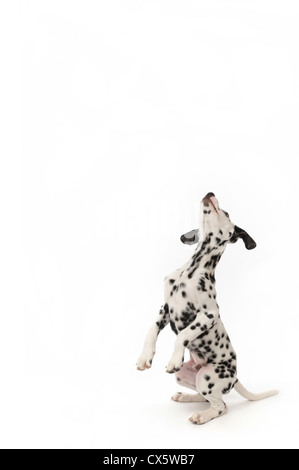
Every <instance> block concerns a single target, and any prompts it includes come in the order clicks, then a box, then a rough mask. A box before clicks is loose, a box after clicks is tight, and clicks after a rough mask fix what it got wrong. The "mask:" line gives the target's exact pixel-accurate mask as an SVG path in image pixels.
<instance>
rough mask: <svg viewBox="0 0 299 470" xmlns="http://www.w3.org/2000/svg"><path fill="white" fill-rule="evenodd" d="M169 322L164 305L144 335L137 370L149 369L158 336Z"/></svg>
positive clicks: (166, 305)
mask: <svg viewBox="0 0 299 470" xmlns="http://www.w3.org/2000/svg"><path fill="white" fill-rule="evenodd" d="M169 320H170V317H169V309H168V304H165V305H163V306H162V307H161V309H160V312H159V315H158V317H157V319H156V322H155V323H154V324H153V325H152V327H151V328H150V329H149V331H148V333H147V335H146V338H145V341H144V346H143V349H142V353H141V354H140V356H139V359H138V361H137V364H136V365H137V369H138V370H145V369H149V368H150V367H151V365H152V361H153V357H154V354H155V352H156V342H157V338H158V334H159V333H160V331H161V330H163V328H164V327H165V326H166V325H167V324H168V323H169Z"/></svg>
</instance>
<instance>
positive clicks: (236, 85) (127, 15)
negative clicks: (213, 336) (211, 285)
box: [0, 0, 299, 449]
mask: <svg viewBox="0 0 299 470" xmlns="http://www.w3.org/2000/svg"><path fill="white" fill-rule="evenodd" d="M1 8H2V12H1V23H2V25H1V29H0V31H1V45H2V54H3V56H2V57H3V60H2V67H3V69H2V73H1V75H2V77H1V80H2V85H1V93H2V98H3V101H2V103H4V106H3V105H2V112H3V111H4V112H3V114H2V122H1V129H2V135H3V137H2V139H1V140H2V144H1V145H2V151H1V166H2V168H1V185H0V191H1V207H2V216H1V222H2V228H1V250H2V255H1V303H2V307H1V333H0V335H1V338H0V340H1V341H0V352H1V387H0V415H1V418H0V444H1V447H72V448H73V447H93V448H118V447H120V448H133V449H134V448H142V447H145V448H151V447H154V448H165V447H169V448H199V449H203V448H222V447H223V448H240V447H241V448H242V447H243V448H247V447H248V448H263V447H266V448H278V447H282V448H290V447H298V432H299V424H298V423H299V408H298V386H299V383H298V382H299V381H298V339H297V338H298V327H299V321H298V305H297V290H298V269H297V266H298V261H299V260H298V248H297V244H298V228H299V227H298V169H297V166H296V160H298V156H299V144H298V127H299V112H298V105H299V61H298V47H299V29H298V22H299V5H298V2H297V1H286V0H285V1H283V2H282V1H274V0H271V1H263V0H257V1H254V0H251V1H249V0H248V1H239V0H238V1H224V0H221V1H213V0H209V1H174V0H171V1H170V0H169V1H166V0H156V1H142V0H136V1H130V0H126V1H125V0H124V1H113V2H109V1H106V2H104V1H89V0H88V1H86V0H85V1H75V0H72V1H63V0H59V1H53V0H51V1H43V2H40V1H25V0H24V1H21V2H19V3H18V2H2V7H1ZM20 106H21V116H20ZM20 126H21V137H22V140H21V141H20ZM21 152H22V164H21ZM208 191H213V192H215V194H216V196H217V197H218V198H219V200H220V205H221V207H223V208H224V209H225V210H227V211H229V212H230V215H231V219H232V220H233V221H234V222H235V223H236V224H238V225H239V226H241V227H243V228H245V229H246V230H247V231H248V232H249V233H250V235H251V236H252V237H253V238H254V239H255V240H256V241H257V245H258V246H257V249H256V250H253V251H247V250H245V248H244V245H243V243H242V241H239V242H238V243H237V244H235V245H231V246H229V247H228V248H227V251H226V253H225V254H224V256H223V258H222V260H221V262H220V264H219V266H218V269H217V272H216V278H217V291H218V300H219V304H220V309H221V310H220V312H221V316H222V319H223V321H224V324H225V325H226V327H227V330H228V332H229V334H230V337H231V340H232V342H233V345H234V347H235V349H236V351H237V353H238V359H239V363H238V369H239V378H240V380H241V381H242V382H243V383H244V385H245V386H246V387H248V388H249V389H250V390H252V391H263V390H266V389H268V388H279V389H280V394H279V395H278V396H276V397H272V398H269V399H267V400H264V401H261V402H257V403H249V402H247V401H246V400H244V399H243V398H241V397H239V396H238V395H237V394H236V392H235V391H233V392H232V393H231V394H230V395H228V396H227V397H226V403H227V405H228V407H229V413H228V414H227V415H226V416H224V417H221V418H220V419H217V420H214V421H212V422H210V423H208V424H206V425H204V426H194V425H191V423H189V421H188V418H189V416H190V415H191V414H192V412H193V411H196V410H198V409H201V408H204V407H205V406H206V405H202V404H180V403H174V402H171V401H170V397H171V395H172V394H173V393H174V392H175V391H177V390H178V389H179V388H178V386H177V385H176V384H175V381H174V377H173V376H171V375H168V374H165V371H164V370H165V366H166V364H167V362H168V360H169V358H170V355H171V353H172V350H173V344H174V339H175V337H174V334H173V333H172V331H171V330H170V329H169V331H168V329H166V330H165V331H163V333H161V336H160V337H159V341H158V345H157V354H156V356H155V360H154V363H153V368H152V369H151V370H149V371H146V372H142V373H141V372H137V371H136V369H135V363H136V360H137V358H138V356H139V354H140V351H141V348H142V345H143V339H144V336H145V334H146V332H147V329H148V328H149V326H150V325H151V323H152V322H153V321H154V319H155V316H156V314H157V312H158V309H159V307H160V305H161V304H162V302H163V279H164V276H165V275H167V274H168V273H170V272H171V271H173V270H174V269H176V268H178V267H180V266H181V265H182V264H183V263H185V262H186V261H187V260H188V258H189V257H190V256H191V254H192V251H193V247H188V246H184V245H182V244H181V243H180V241H179V237H180V235H181V234H182V233H183V232H186V231H189V230H191V229H193V228H195V227H196V226H197V221H198V209H199V202H200V199H201V198H202V197H203V196H204V195H205V193H206V192H208ZM186 357H187V354H186ZM181 391H183V389H181Z"/></svg>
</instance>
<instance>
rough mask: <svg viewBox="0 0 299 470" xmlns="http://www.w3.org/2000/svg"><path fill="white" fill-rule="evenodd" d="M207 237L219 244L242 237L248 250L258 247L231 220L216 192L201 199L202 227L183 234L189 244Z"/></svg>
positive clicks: (184, 241) (233, 241)
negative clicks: (220, 205)
mask: <svg viewBox="0 0 299 470" xmlns="http://www.w3.org/2000/svg"><path fill="white" fill-rule="evenodd" d="M207 238H211V240H213V244H215V245H219V246H221V245H224V244H225V243H227V242H229V243H235V242H236V241H237V240H238V239H239V238H242V240H243V242H244V244H245V247H246V248H247V250H252V249H253V248H255V247H256V243H255V241H254V240H253V239H252V238H251V236H250V235H249V234H248V233H247V232H246V231H245V230H243V229H241V228H240V227H238V226H237V225H235V224H234V223H233V222H231V220H230V217H229V214H228V212H226V211H224V210H223V209H220V207H219V202H218V200H217V199H216V197H215V194H214V193H208V194H207V195H206V196H205V197H204V198H203V199H202V201H201V204H200V228H199V229H195V230H192V231H191V232H187V233H185V234H184V235H182V236H181V241H182V242H183V243H185V244H187V245H193V244H194V243H198V242H199V241H204V240H206V239H207Z"/></svg>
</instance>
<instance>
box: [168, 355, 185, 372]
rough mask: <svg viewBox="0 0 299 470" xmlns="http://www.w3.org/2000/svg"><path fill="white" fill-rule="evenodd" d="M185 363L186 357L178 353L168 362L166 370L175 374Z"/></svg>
mask: <svg viewBox="0 0 299 470" xmlns="http://www.w3.org/2000/svg"><path fill="white" fill-rule="evenodd" d="M183 363H184V358H183V357H181V356H178V355H173V356H172V358H171V359H170V361H169V362H168V364H167V368H166V372H168V373H169V374H173V373H174V372H178V371H179V370H180V369H181V367H182V365H183Z"/></svg>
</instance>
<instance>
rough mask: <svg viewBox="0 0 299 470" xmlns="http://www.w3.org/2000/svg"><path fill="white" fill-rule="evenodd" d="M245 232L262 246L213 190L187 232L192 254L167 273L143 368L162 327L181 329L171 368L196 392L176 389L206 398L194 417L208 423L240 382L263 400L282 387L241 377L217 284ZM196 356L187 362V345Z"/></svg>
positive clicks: (186, 397) (182, 397)
mask: <svg viewBox="0 0 299 470" xmlns="http://www.w3.org/2000/svg"><path fill="white" fill-rule="evenodd" d="M239 238H241V239H242V240H243V242H244V244H245V247H246V248H247V249H248V250H252V249H253V248H255V247H256V243H255V241H254V240H253V239H252V238H251V237H250V236H249V235H248V233H247V232H246V231H245V230H243V229H241V228H239V227H238V226H237V225H235V224H233V222H231V220H230V217H229V214H228V213H227V212H226V211H224V210H222V209H220V207H219V203H218V200H217V199H216V197H215V195H214V194H213V193H208V194H207V195H206V196H205V197H204V198H203V199H202V201H201V205H200V228H199V230H192V231H191V232H188V233H186V234H184V235H182V237H181V241H182V242H183V243H186V244H196V243H197V247H196V250H195V253H194V254H193V256H192V258H191V259H190V260H189V261H188V262H187V263H186V264H185V265H184V266H183V267H182V268H180V269H178V270H177V271H175V272H174V273H172V274H170V275H169V276H167V277H166V278H165V281H164V282H165V287H164V293H165V302H164V305H163V306H162V307H161V309H160V312H159V315H158V317H157V319H156V321H155V323H154V324H153V326H152V327H151V328H150V330H149V332H148V334H147V336H146V339H145V343H144V347H143V350H142V353H141V355H140V357H139V359H138V362H137V369H138V370H141V371H142V370H145V369H148V368H150V367H151V365H152V360H153V357H154V354H155V349H156V341H157V337H158V334H159V333H160V331H161V330H162V329H163V328H164V327H165V326H166V325H167V324H168V323H170V326H171V328H172V330H173V331H174V333H175V334H176V341H175V346H174V351H173V354H172V356H171V358H170V360H169V362H168V365H167V370H166V372H169V373H170V374H172V373H175V376H176V380H177V382H178V383H179V384H180V385H182V386H184V387H187V388H189V389H191V390H193V391H195V392H196V393H195V394H190V393H188V394H185V393H184V394H183V393H180V392H179V393H176V394H175V395H173V396H172V399H173V400H174V401H178V402H205V401H208V402H209V403H210V408H209V409H208V410H205V411H199V412H197V411H196V412H194V413H193V414H192V416H191V417H190V418H189V419H190V421H191V422H192V423H195V424H203V423H206V422H208V421H210V420H211V419H214V418H218V417H219V416H221V415H223V414H225V413H226V412H227V407H226V405H225V403H224V401H223V400H222V395H225V394H227V393H229V392H230V391H231V390H232V388H233V387H234V388H235V390H236V391H237V392H238V393H239V394H240V395H242V396H243V397H244V398H247V399H249V400H261V399H262V398H266V397H269V396H271V395H274V394H276V393H278V392H277V391H276V390H272V391H269V392H264V393H260V394H253V393H250V392H249V391H248V390H246V389H245V387H243V385H241V383H240V382H239V381H238V378H237V356H236V352H235V350H234V348H233V346H232V344H231V342H230V339H229V336H228V334H227V332H226V330H225V327H224V325H223V323H222V321H221V318H220V315H219V306H218V304H217V298H216V289H215V269H216V266H217V264H218V262H219V260H220V258H221V256H222V254H223V252H224V250H225V248H226V246H227V244H228V243H235V242H236V241H237V240H238V239H239ZM186 348H187V349H188V350H189V352H190V360H189V361H188V362H184V352H185V349H186Z"/></svg>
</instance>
